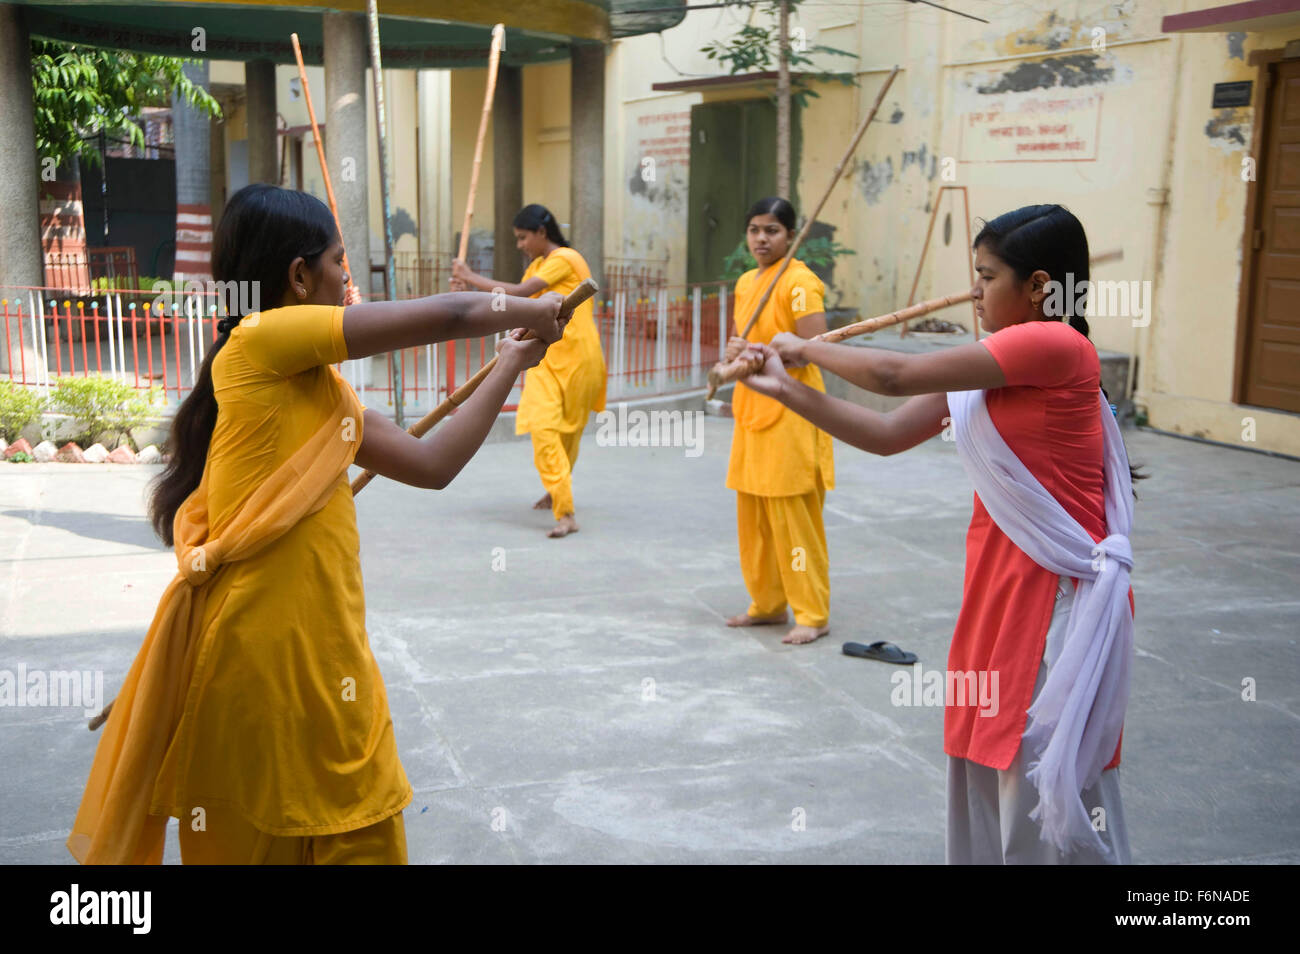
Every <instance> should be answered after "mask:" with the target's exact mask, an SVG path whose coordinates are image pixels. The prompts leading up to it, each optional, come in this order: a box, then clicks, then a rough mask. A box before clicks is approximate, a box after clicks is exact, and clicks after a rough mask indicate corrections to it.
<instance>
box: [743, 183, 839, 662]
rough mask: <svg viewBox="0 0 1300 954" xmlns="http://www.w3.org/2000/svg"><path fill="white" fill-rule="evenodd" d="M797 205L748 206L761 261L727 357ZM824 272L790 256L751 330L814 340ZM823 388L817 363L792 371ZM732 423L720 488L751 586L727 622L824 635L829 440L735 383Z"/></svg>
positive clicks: (760, 338) (747, 287) (794, 634)
mask: <svg viewBox="0 0 1300 954" xmlns="http://www.w3.org/2000/svg"><path fill="white" fill-rule="evenodd" d="M794 228H795V213H794V208H793V207H792V206H791V205H790V203H789V202H787V201H786V200H785V199H778V198H769V199H761V200H759V201H758V202H756V203H755V204H754V206H753V207H752V208H751V209H750V210H749V215H748V217H747V219H746V227H745V241H746V244H748V246H749V252H750V254H751V255H753V256H754V260H755V261H756V262H758V268H756V269H751V270H750V271H748V272H746V273H745V274H744V275H742V276H740V278H739V279H738V280H737V281H736V312H735V315H736V319H735V320H736V335H737V336H736V337H733V338H732V339H731V340H730V341H729V342H728V343H727V348H726V352H725V359H726V360H728V361H730V360H733V359H735V358H736V357H737V356H738V355H739V354H740V353H741V352H742V351H743V350H745V348H746V347H747V344H748V342H746V340H745V339H744V338H741V337H738V336H739V333H740V332H741V331H742V330H743V329H744V325H745V323H746V322H748V321H749V319H750V316H751V315H752V314H753V313H754V308H755V307H757V305H758V302H759V299H760V298H761V297H762V295H763V292H764V291H766V290H767V286H768V285H769V284H771V282H772V279H773V277H774V276H775V275H776V273H777V271H778V270H779V269H780V267H781V260H782V259H783V258H785V253H786V250H787V249H788V248H789V247H790V242H791V241H792V240H793V238H794ZM824 294H825V286H824V285H823V284H822V282H821V279H819V278H818V277H817V276H816V275H814V274H813V273H812V271H811V270H810V269H809V268H808V266H807V265H805V264H804V263H803V262H801V261H799V260H797V259H796V260H795V261H793V262H791V263H790V267H789V268H788V269H786V272H785V274H784V275H782V276H781V280H780V281H779V282H778V283H777V286H776V288H775V289H773V291H772V297H771V298H770V299H768V302H767V304H766V305H765V306H764V307H763V313H762V314H761V315H760V316H759V319H758V322H757V323H756V324H755V325H754V328H753V330H752V331H751V332H750V333H749V341H752V342H760V343H763V344H766V343H768V342H770V341H771V340H772V338H773V337H774V336H775V335H777V334H779V333H780V332H783V331H785V332H794V333H797V334H798V335H800V336H801V337H804V338H811V337H813V336H814V335H817V334H820V333H821V332H823V331H825V330H826V315H825V312H824V311H823V305H822V299H823V296H824ZM790 373H791V374H800V375H802V377H800V380H801V381H803V383H804V384H807V385H808V386H809V387H811V388H816V389H817V390H818V391H824V390H825V387H824V386H823V384H822V377H821V372H820V371H819V370H818V369H817V367H816V366H815V365H809V366H807V367H805V368H797V369H794V370H792V371H791V372H790ZM731 407H732V415H733V416H734V417H735V421H736V423H735V427H734V428H733V430H732V437H731V460H730V463H729V465H728V467H727V487H728V489H730V490H734V491H736V525H737V529H738V535H739V543H740V570H741V574H742V575H743V576H744V578H745V588H746V589H747V590H748V591H749V596H750V600H751V602H750V604H749V608H748V609H747V610H746V611H745V612H744V613H740V614H739V615H736V616H733V617H731V618H730V619H728V620H727V625H728V626H761V625H765V624H781V623H784V622H786V619H787V616H786V607H787V606H789V607H790V608H792V609H793V610H794V622H795V625H794V627H793V628H792V629H791V630H790V631H789V632H788V633H787V634H786V636H785V638H784V640H783V642H787V643H810V642H812V641H813V640H815V639H817V638H818V637H821V636H824V635H826V634H827V633H828V632H830V592H831V589H830V562H829V557H828V554H827V551H826V530H825V528H824V527H823V526H822V504H823V502H824V501H825V498H826V491H827V490H829V489H831V488H833V487H834V486H835V466H834V461H833V459H832V452H831V438H830V435H829V434H827V433H826V432H825V431H820V430H818V429H817V428H816V427H814V426H813V425H812V424H809V423H808V422H807V421H805V420H804V419H803V418H801V417H799V416H798V415H797V414H792V413H789V412H788V411H786V409H785V407H784V406H783V405H781V404H780V403H779V402H778V401H774V400H772V399H771V398H769V397H765V396H763V395H761V394H759V393H758V392H756V391H753V390H751V389H750V388H748V387H746V386H745V384H744V382H738V383H737V384H736V390H735V393H734V395H733V397H732V402H731Z"/></svg>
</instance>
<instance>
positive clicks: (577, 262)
mask: <svg viewBox="0 0 1300 954" xmlns="http://www.w3.org/2000/svg"><path fill="white" fill-rule="evenodd" d="M514 231H515V244H516V246H517V247H518V248H519V250H520V251H522V252H523V253H524V254H525V255H526V256H527V257H528V258H529V259H530V261H529V264H528V268H527V270H526V271H525V272H524V277H523V278H521V279H520V280H519V283H518V284H517V285H512V284H510V283H508V282H498V281H496V280H495V279H492V278H489V277H488V276H486V275H479V274H477V273H475V272H473V271H470V269H469V268H468V267H467V266H466V265H465V263H464V262H462V261H461V260H460V259H457V260H456V261H455V262H453V263H452V279H453V281H454V282H456V283H459V285H460V286H461V287H468V288H477V289H478V290H480V291H495V290H497V289H500V290H501V291H502V292H503V293H505V294H507V295H529V296H536V295H542V294H545V293H546V292H558V293H560V294H561V295H567V294H568V293H569V292H571V291H573V289H575V288H577V287H578V285H579V284H580V283H581V282H582V281H583V279H586V278H590V277H591V271H590V270H589V269H588V268H587V263H586V261H585V260H584V259H583V257H582V256H581V255H579V254H578V252H577V250H576V249H573V248H570V247H569V243H568V242H567V241H566V240H565V238H564V234H563V233H562V232H561V231H560V224H559V223H558V222H556V221H555V216H554V215H552V214H551V213H550V212H549V211H547V209H546V208H545V207H543V206H540V205H526V206H524V207H523V208H522V209H520V210H519V214H518V215H516V216H515V219H514ZM594 314H595V312H594V309H593V306H592V303H591V302H590V301H586V302H584V303H583V304H582V305H580V306H579V307H578V308H577V309H576V310H575V311H574V313H573V318H572V319H570V321H569V323H568V325H567V326H566V327H565V329H564V338H563V339H562V340H561V341H558V342H556V343H555V344H554V345H552V346H551V347H550V348H549V349H547V352H546V357H545V358H543V359H542V363H541V364H539V365H538V366H537V367H536V368H534V369H533V370H531V371H529V372H528V374H527V375H525V377H524V393H523V394H521V395H520V397H519V413H518V414H517V415H516V417H515V433H516V434H531V435H532V440H533V462H534V464H536V466H537V473H538V476H540V477H541V479H542V486H543V487H544V488H546V493H545V495H543V497H542V499H541V500H539V501H537V503H535V504H533V507H534V509H536V510H544V509H546V508H547V507H550V508H551V514H552V515H553V516H554V517H555V526H554V527H552V528H551V530H550V532H549V533H548V534H547V536H550V537H563V536H567V535H568V534H570V533H576V532H577V530H578V521H577V519H576V518H575V516H574V507H573V465H574V464H576V463H577V461H578V445H579V443H580V442H581V440H582V430H583V428H585V427H586V426H587V417H588V416H589V415H590V414H591V413H592V412H593V411H597V412H599V411H603V410H604V409H605V353H604V352H603V351H602V350H601V347H600V334H599V332H598V331H597V330H596V322H595V317H594Z"/></svg>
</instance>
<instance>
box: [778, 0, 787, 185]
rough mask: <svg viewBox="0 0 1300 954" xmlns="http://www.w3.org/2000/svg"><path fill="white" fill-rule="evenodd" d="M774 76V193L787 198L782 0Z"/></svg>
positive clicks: (784, 9) (784, 1) (784, 5)
mask: <svg viewBox="0 0 1300 954" xmlns="http://www.w3.org/2000/svg"><path fill="white" fill-rule="evenodd" d="M779 34H780V35H779V37H778V40H777V74H776V192H777V195H779V196H781V197H782V198H786V199H788V198H790V3H789V0H781V20H780V29H779Z"/></svg>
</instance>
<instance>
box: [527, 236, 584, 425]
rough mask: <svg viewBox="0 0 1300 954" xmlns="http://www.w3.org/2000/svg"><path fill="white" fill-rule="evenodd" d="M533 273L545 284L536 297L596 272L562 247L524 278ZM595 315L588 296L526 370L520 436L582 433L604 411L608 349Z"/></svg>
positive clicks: (573, 284)
mask: <svg viewBox="0 0 1300 954" xmlns="http://www.w3.org/2000/svg"><path fill="white" fill-rule="evenodd" d="M533 277H537V278H540V279H542V280H543V281H544V282H546V287H545V288H544V289H542V290H541V291H539V292H538V293H537V294H535V295H533V296H532V297H533V298H538V297H540V296H542V295H544V294H546V293H547V292H559V293H560V294H561V295H567V294H569V292H571V291H573V290H574V289H575V288H577V287H578V285H579V284H580V283H581V282H582V281H583V279H586V278H590V277H591V270H590V269H588V268H587V263H586V262H585V261H584V260H583V258H582V256H581V255H579V254H578V253H577V252H576V251H575V250H573V249H571V248H557V249H556V250H555V251H553V252H551V253H550V254H549V255H544V256H542V255H539V256H538V257H537V258H535V259H533V260H532V261H531V262H530V263H529V265H528V270H527V271H525V272H524V277H523V278H522V279H521V281H525V282H526V281H528V279H530V278H533ZM594 316H595V310H594V308H593V306H592V303H591V300H590V299H588V300H587V301H585V302H583V303H582V304H581V305H579V306H578V308H577V310H576V311H574V313H573V317H572V318H571V319H569V323H568V324H567V325H566V326H565V328H564V337H563V338H561V339H560V340H559V341H557V342H555V343H554V344H553V345H551V346H550V347H549V348H547V349H546V356H545V357H544V358H542V361H541V363H540V364H539V365H538V366H537V367H535V368H529V369H528V371H526V372H525V373H524V392H523V394H521V395H520V397H519V413H518V415H517V416H516V417H515V433H516V434H527V433H528V432H529V431H541V430H556V431H560V432H561V433H572V432H573V431H581V430H582V429H583V428H584V427H586V426H587V417H588V415H590V414H591V412H592V411H603V410H605V353H604V351H602V350H601V347H600V334H599V332H597V330H596V320H595V317H594Z"/></svg>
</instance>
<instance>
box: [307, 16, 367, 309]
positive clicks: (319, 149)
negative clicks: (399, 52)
mask: <svg viewBox="0 0 1300 954" xmlns="http://www.w3.org/2000/svg"><path fill="white" fill-rule="evenodd" d="M289 42H290V43H291V44H293V56H294V59H296V60H297V61H298V80H299V82H301V83H302V98H303V100H304V101H305V102H306V104H307V118H308V119H310V120H311V135H312V138H313V139H314V140H315V142H316V158H318V159H319V160H320V173H321V176H322V177H323V178H324V179H325V195H326V197H327V198H328V199H329V203H330V212H332V213H333V214H334V228H336V229H338V233H339V244H340V245H341V244H343V226H342V224H341V223H340V222H339V204H338V201H337V200H336V199H335V198H334V186H333V185H331V184H330V169H329V166H327V165H325V146H324V144H323V143H322V142H321V138H320V126H318V125H317V124H316V110H315V108H314V107H313V106H312V104H311V87H310V86H308V85H307V67H306V66H304V65H303V62H302V47H300V46H299V45H298V34H296V33H290V34H289ZM366 267H367V268H369V267H370V263H369V262H367V263H366ZM343 270H344V271H345V272H347V274H348V290H349V291H355V290H356V287H357V286H356V282H355V281H353V275H352V269H351V268H349V267H348V253H347V250H346V249H344V251H343ZM348 297H352V296H351V295H349V296H348Z"/></svg>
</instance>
